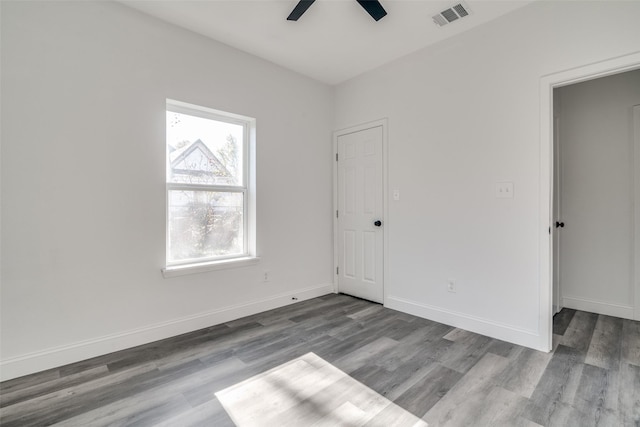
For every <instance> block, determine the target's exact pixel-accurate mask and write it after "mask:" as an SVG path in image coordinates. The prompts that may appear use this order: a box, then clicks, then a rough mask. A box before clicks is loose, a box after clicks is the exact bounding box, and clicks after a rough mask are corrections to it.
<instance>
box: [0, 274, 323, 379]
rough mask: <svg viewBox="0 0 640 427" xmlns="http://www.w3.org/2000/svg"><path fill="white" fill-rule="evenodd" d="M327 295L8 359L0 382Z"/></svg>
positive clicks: (0, 367) (252, 304) (299, 294)
mask: <svg viewBox="0 0 640 427" xmlns="http://www.w3.org/2000/svg"><path fill="white" fill-rule="evenodd" d="M330 293H333V283H329V284H324V285H320V286H316V287H312V288H306V289H300V290H298V291H295V292H288V293H283V294H280V295H275V296H273V297H269V298H266V299H262V300H256V301H249V302H247V303H243V304H237V305H234V306H230V307H224V308H220V309H217V310H212V311H210V312H206V313H199V314H195V315H193V316H188V317H183V318H180V319H174V320H170V321H167V322H162V323H157V324H155V325H150V326H146V327H143V328H137V329H133V330H129V331H126V332H122V333H119V334H111V335H107V336H102V337H98V338H94V339H90V340H85V341H81V342H76V343H73V344H68V345H63V346H59V347H54V348H49V349H46V350H42V351H38V352H34V353H29V354H25V355H22V356H17V357H12V358H9V359H6V360H3V361H0V381H6V380H9V379H12V378H17V377H21V376H23V375H28V374H32V373H35V372H40V371H44V370H46V369H51V368H56V367H59V366H64V365H67V364H69V363H74V362H79V361H81V360H86V359H89V358H92V357H96V356H101V355H104V354H108V353H112V352H114V351H118V350H124V349H126V348H131V347H135V346H138V345H142V344H147V343H150V342H153V341H158V340H161V339H165V338H169V337H173V336H176V335H180V334H184V333H187V332H192V331H196V330H198V329H202V328H206V327H209V326H213V325H217V324H220V323H224V322H229V321H231V320H235V319H239V318H241V317H245V316H250V315H252V314H257V313H261V312H263V311H267V310H272V309H274V308H278V307H283V306H285V305H289V304H293V303H295V302H300V301H304V300H307V299H311V298H316V297H319V296H322V295H327V294H330ZM292 298H296V300H293V299H292Z"/></svg>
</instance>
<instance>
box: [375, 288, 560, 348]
mask: <svg viewBox="0 0 640 427" xmlns="http://www.w3.org/2000/svg"><path fill="white" fill-rule="evenodd" d="M384 306H385V307H387V308H391V309H394V310H398V311H402V312H404V313H408V314H412V315H414V316H418V317H423V318H425V319H429V320H434V321H436V322H440V323H444V324H445V325H451V326H454V327H456V328H460V329H465V330H467V331H471V332H475V333H477V334H481V335H486V336H488V337H491V338H496V339H499V340H503V341H508V342H510V343H513V344H518V345H521V346H524V347H529V348H532V349H534V350H540V351H547V350H546V349H544V348H541V347H540V335H539V333H538V331H532V330H527V329H522V328H517V327H514V326H511V325H507V324H503V323H499V322H495V321H493V320H489V319H483V318H481V317H476V316H470V315H468V314H464V313H459V312H455V311H451V310H446V309H443V308H440V307H435V306H431V305H427V304H419V303H416V302H413V301H409V300H406V299H403V298H398V297H393V296H388V297H387V298H385V303H384Z"/></svg>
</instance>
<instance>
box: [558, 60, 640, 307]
mask: <svg viewBox="0 0 640 427" xmlns="http://www.w3.org/2000/svg"><path fill="white" fill-rule="evenodd" d="M636 105H637V106H639V107H638V108H640V69H637V70H631V71H626V72H622V73H617V74H613V75H609V76H606V77H599V78H596V79H592V80H587V81H584V82H580V83H574V84H571V85H566V86H561V87H556V88H554V89H553V119H554V120H553V126H554V129H553V136H554V138H553V144H554V150H553V154H554V156H553V159H554V161H553V163H554V165H553V173H554V176H553V182H554V186H553V190H554V197H553V213H554V218H553V224H552V238H553V253H554V257H553V272H554V274H553V311H552V312H553V314H556V313H557V312H559V311H560V309H561V308H562V307H566V308H568V309H575V310H581V311H588V312H593V313H597V314H604V315H608V316H614V317H621V318H626V319H634V318H635V313H634V311H635V302H634V296H635V295H634V294H635V279H634V275H635V271H634V270H635V268H634V254H635V252H636V249H635V238H634V230H635V219H634V211H635V209H634V200H635V193H636V188H635V187H636V185H635V179H634V178H635V176H636V175H637V173H635V165H634V153H635V152H636V151H638V148H636V147H634V145H635V144H634V139H635V138H634V114H633V111H634V106H636Z"/></svg>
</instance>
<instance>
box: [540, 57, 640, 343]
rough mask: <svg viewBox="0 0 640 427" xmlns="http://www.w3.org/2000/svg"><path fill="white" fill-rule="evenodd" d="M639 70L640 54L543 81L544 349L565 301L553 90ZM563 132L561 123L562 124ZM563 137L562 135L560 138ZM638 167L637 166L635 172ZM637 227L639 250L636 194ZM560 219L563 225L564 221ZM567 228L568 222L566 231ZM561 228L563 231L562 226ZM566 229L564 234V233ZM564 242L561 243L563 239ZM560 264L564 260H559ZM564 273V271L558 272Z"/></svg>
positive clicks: (636, 297)
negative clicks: (558, 285)
mask: <svg viewBox="0 0 640 427" xmlns="http://www.w3.org/2000/svg"><path fill="white" fill-rule="evenodd" d="M637 69H640V53H634V54H630V55H625V56H622V57H617V58H612V59H610V60H606V61H602V62H598V63H594V64H590V65H586V66H583V67H579V68H574V69H570V70H567V71H561V72H558V73H554V74H550V75H547V76H544V77H542V78H541V80H540V113H541V115H540V131H541V134H540V135H541V137H540V189H541V193H540V196H541V197H540V223H539V224H540V228H539V236H540V245H539V248H540V257H539V259H540V266H539V271H540V293H539V295H540V305H539V307H540V329H539V338H540V345H539V348H540V349H541V350H546V351H550V350H551V348H552V338H553V333H552V325H553V321H552V320H553V315H554V314H555V310H557V309H558V308H560V307H561V305H562V302H563V301H562V299H561V298H559V296H560V295H559V293H558V292H557V289H554V286H553V284H554V276H556V273H557V272H556V271H555V269H554V267H555V266H556V262H554V259H555V256H556V255H557V253H556V252H557V250H556V251H554V244H555V243H556V242H555V241H554V238H553V236H554V234H556V233H554V230H555V228H556V227H555V226H556V224H555V222H556V218H557V215H558V214H557V213H556V212H555V207H556V204H555V203H554V196H555V195H556V192H557V190H555V185H556V183H555V181H554V158H555V156H554V151H555V144H554V97H553V94H554V90H555V89H557V88H562V87H565V86H569V85H573V84H576V83H580V82H586V81H589V80H594V79H598V78H601V77H606V76H611V75H615V74H619V73H624V72H628V71H632V70H637ZM559 126H560V130H561V129H562V124H560V125H559ZM560 137H561V136H560ZM637 151H640V150H636V153H634V159H635V160H634V162H635V163H634V165H635V164H640V162H638V160H637V158H638V152H637ZM637 169H638V168H637V167H635V168H634V170H637ZM638 175H640V173H639V174H634V178H633V179H634V183H635V182H636V181H637V179H638ZM635 187H636V189H638V188H640V185H636V186H635ZM633 199H634V200H635V202H634V208H633V209H634V214H633V217H634V221H633V222H634V225H633V227H634V228H633V235H634V238H633V242H634V247H640V244H638V242H639V241H640V233H639V232H638V227H636V224H638V225H640V221H639V220H637V218H638V212H639V211H640V208H639V207H640V196H639V195H638V194H637V193H636V194H634V198H633ZM558 219H560V221H559V222H560V223H562V222H563V221H562V220H561V218H558ZM567 227H568V224H567V222H566V221H565V228H564V230H566V229H567ZM559 228H562V227H561V226H559ZM564 230H563V231H564ZM560 243H562V240H560ZM639 253H640V251H635V253H634V254H633V260H632V262H631V265H632V266H633V272H634V273H633V274H634V275H636V272H638V273H640V261H638V259H639ZM557 262H558V265H559V263H560V262H561V261H557ZM558 273H559V274H562V269H560V270H559V271H558ZM633 280H634V282H633V286H632V292H633V295H632V298H631V300H632V301H631V305H632V306H633V316H634V318H636V319H638V318H640V283H638V282H639V281H638V280H637V275H636V276H635V277H634V279H633ZM554 290H556V300H555V307H554Z"/></svg>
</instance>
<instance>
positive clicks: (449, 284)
mask: <svg viewBox="0 0 640 427" xmlns="http://www.w3.org/2000/svg"><path fill="white" fill-rule="evenodd" d="M447 291H449V292H451V293H454V294H455V293H456V282H455V280H453V279H449V280H447Z"/></svg>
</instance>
